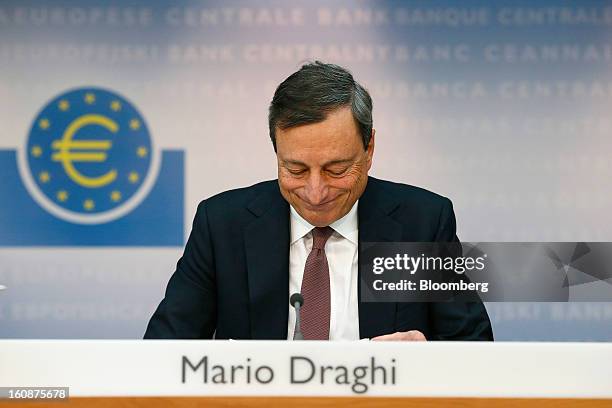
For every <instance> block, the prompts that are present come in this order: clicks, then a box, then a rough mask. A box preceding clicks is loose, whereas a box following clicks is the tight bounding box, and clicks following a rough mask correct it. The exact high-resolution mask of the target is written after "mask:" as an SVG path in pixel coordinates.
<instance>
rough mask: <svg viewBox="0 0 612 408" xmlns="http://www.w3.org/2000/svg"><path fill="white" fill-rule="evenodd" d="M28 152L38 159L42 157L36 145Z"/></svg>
mask: <svg viewBox="0 0 612 408" xmlns="http://www.w3.org/2000/svg"><path fill="white" fill-rule="evenodd" d="M30 152H31V153H32V156H34V157H40V156H41V155H42V149H41V148H40V146H38V145H35V146H32V150H31V151H30Z"/></svg>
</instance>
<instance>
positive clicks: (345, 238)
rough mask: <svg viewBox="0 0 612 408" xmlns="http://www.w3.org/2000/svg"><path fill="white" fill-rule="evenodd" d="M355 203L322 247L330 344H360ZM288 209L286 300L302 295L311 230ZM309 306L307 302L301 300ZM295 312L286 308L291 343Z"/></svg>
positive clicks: (295, 213) (291, 308)
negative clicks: (327, 266) (357, 341)
mask: <svg viewBox="0 0 612 408" xmlns="http://www.w3.org/2000/svg"><path fill="white" fill-rule="evenodd" d="M358 202H359V201H357V202H356V203H355V204H354V205H353V208H351V210H350V211H349V212H348V213H347V214H346V215H345V216H344V217H342V218H340V219H339V220H337V221H335V222H334V223H333V224H331V225H330V227H331V228H333V230H334V233H333V234H332V235H331V237H329V239H328V240H327V243H326V244H325V254H326V256H327V264H328V265H329V289H330V301H331V314H330V322H329V339H330V340H359V304H358V298H357V262H358V260H357V243H358V222H357V204H358ZM313 228H314V226H312V225H310V224H309V223H308V222H307V221H306V220H305V219H303V218H302V217H301V216H300V215H299V214H298V213H297V211H295V209H294V208H293V207H291V242H290V248H289V296H291V295H292V294H293V293H296V292H299V293H301V291H302V289H301V288H302V277H303V276H304V266H305V265H306V258H308V254H310V250H311V249H312V232H311V231H312V229H313ZM304 303H305V304H306V303H308V299H304ZM294 330H295V309H294V308H293V307H292V306H291V305H289V327H288V330H287V332H288V335H287V338H288V339H289V340H292V339H293V333H294Z"/></svg>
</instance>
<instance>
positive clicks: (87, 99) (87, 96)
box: [85, 92, 96, 105]
mask: <svg viewBox="0 0 612 408" xmlns="http://www.w3.org/2000/svg"><path fill="white" fill-rule="evenodd" d="M95 101H96V95H94V94H92V93H91V92H87V93H86V94H85V103H87V104H88V105H91V104H92V103H94V102H95Z"/></svg>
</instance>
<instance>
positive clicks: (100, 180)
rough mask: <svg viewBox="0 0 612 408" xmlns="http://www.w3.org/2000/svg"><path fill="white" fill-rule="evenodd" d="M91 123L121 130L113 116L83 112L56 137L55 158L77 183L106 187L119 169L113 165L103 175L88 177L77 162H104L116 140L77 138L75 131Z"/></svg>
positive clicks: (112, 129) (115, 131)
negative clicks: (75, 165) (76, 165)
mask: <svg viewBox="0 0 612 408" xmlns="http://www.w3.org/2000/svg"><path fill="white" fill-rule="evenodd" d="M90 125H99V126H103V127H104V128H106V129H107V130H108V131H110V132H112V133H117V131H118V130H119V125H117V123H116V122H114V121H113V120H111V119H109V118H107V117H105V116H102V115H96V114H88V115H83V116H80V117H78V118H77V119H75V120H74V121H73V122H72V123H70V125H69V126H68V127H67V128H66V131H65V132H64V134H63V136H62V138H61V139H60V140H54V141H53V143H52V145H51V147H52V149H53V150H54V151H56V152H55V153H53V156H52V157H51V160H53V161H55V162H60V163H61V164H62V166H63V167H64V170H65V171H66V174H67V175H68V177H70V179H72V180H73V181H74V182H75V183H77V184H79V185H81V186H84V187H89V188H97V187H103V186H105V185H107V184H110V183H112V182H113V181H114V180H115V179H116V178H117V170H116V169H111V170H110V171H108V172H107V173H105V174H104V175H102V176H99V177H88V176H85V175H83V174H82V173H80V172H79V171H78V170H77V169H76V168H75V167H74V164H73V163H79V162H104V161H106V158H107V154H106V151H108V150H109V149H110V148H111V146H112V142H111V141H110V140H73V137H74V135H75V134H76V133H77V132H78V131H79V130H81V129H82V128H84V127H86V126H90Z"/></svg>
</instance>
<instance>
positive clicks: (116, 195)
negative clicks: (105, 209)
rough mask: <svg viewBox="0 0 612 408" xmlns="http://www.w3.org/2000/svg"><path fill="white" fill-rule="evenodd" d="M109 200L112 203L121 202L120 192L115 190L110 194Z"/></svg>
mask: <svg viewBox="0 0 612 408" xmlns="http://www.w3.org/2000/svg"><path fill="white" fill-rule="evenodd" d="M110 199H111V200H112V201H114V202H117V201H119V200H121V192H119V191H117V190H115V191H113V192H111V195H110Z"/></svg>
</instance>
